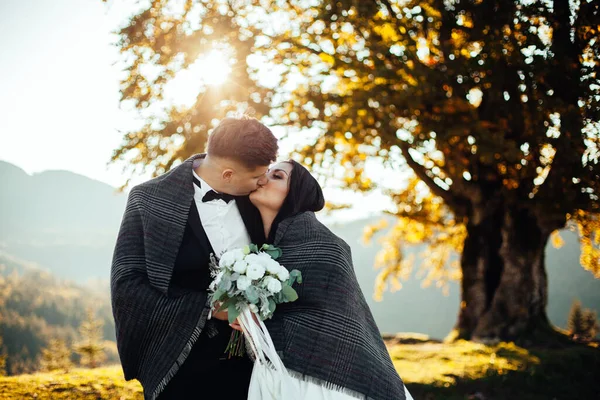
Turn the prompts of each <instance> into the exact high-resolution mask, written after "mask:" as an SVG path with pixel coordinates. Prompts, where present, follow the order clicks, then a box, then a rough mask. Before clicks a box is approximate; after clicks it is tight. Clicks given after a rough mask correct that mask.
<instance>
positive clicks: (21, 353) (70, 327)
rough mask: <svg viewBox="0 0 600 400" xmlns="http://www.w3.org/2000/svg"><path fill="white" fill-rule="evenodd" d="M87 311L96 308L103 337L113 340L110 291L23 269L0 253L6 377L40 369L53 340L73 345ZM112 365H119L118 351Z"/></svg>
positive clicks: (0, 322) (0, 315) (1, 327)
mask: <svg viewBox="0 0 600 400" xmlns="http://www.w3.org/2000/svg"><path fill="white" fill-rule="evenodd" d="M87 307H94V309H95V311H96V313H97V314H98V315H99V316H100V319H101V320H102V323H103V330H102V337H103V338H104V339H107V340H110V339H112V340H114V321H113V319H112V312H111V308H110V300H109V296H108V291H107V294H106V295H103V294H97V293H95V292H93V291H90V290H89V289H87V288H83V287H81V286H78V285H76V284H73V283H70V282H63V281H60V280H58V279H56V278H55V277H54V276H52V275H51V274H50V273H48V272H46V271H42V270H39V269H36V268H33V267H27V268H25V265H24V264H22V263H21V262H20V261H19V260H16V259H13V258H10V257H8V256H6V255H5V254H0V335H1V336H2V339H3V342H4V343H3V345H4V347H3V348H4V353H3V354H5V355H6V359H5V362H6V373H7V374H8V375H15V374H22V373H27V372H33V371H36V370H38V369H39V368H40V363H39V360H40V358H41V354H42V349H44V348H47V347H48V345H49V344H50V341H51V340H52V339H58V340H62V341H64V342H66V343H73V342H74V341H76V340H77V339H78V331H77V329H78V327H79V326H80V325H81V323H82V322H83V321H84V319H85V310H86V308H87ZM109 361H111V362H117V361H118V355H117V354H116V352H112V353H111V358H110V360H109Z"/></svg>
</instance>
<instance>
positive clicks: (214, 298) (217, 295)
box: [211, 289, 226, 304]
mask: <svg viewBox="0 0 600 400" xmlns="http://www.w3.org/2000/svg"><path fill="white" fill-rule="evenodd" d="M225 293H226V292H225V291H224V290H221V289H217V290H216V291H215V292H214V293H213V295H212V298H211V302H212V303H213V304H214V303H215V301H219V299H220V298H221V296H223V295H224V294H225Z"/></svg>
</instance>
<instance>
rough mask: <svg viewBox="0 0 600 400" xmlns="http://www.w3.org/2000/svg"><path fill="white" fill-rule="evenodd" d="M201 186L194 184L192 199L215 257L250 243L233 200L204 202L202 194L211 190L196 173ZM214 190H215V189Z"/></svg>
mask: <svg viewBox="0 0 600 400" xmlns="http://www.w3.org/2000/svg"><path fill="white" fill-rule="evenodd" d="M192 173H193V174H194V176H195V177H196V179H198V180H199V181H200V185H201V187H198V185H196V184H194V201H195V202H196V207H198V214H200V221H202V227H203V228H204V231H205V232H206V236H208V240H209V241H210V244H211V245H212V248H213V250H214V252H215V256H216V257H220V256H221V254H223V253H224V252H225V251H227V250H231V249H234V248H237V247H244V246H246V245H248V244H250V235H249V234H248V231H247V230H246V225H244V221H243V220H242V216H241V215H240V210H238V207H237V204H236V202H235V200H232V201H230V202H229V203H226V202H225V201H224V200H211V201H209V202H206V203H204V202H203V201H202V198H203V197H204V195H205V194H206V193H207V192H209V191H211V190H213V188H211V187H210V186H209V185H208V183H206V182H205V181H204V180H203V179H202V178H200V177H199V176H198V174H196V171H194V170H193V169H192ZM215 192H216V191H215Z"/></svg>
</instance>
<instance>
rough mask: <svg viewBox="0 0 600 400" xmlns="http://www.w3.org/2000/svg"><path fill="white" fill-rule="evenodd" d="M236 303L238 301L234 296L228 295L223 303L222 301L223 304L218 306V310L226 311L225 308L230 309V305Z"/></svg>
mask: <svg viewBox="0 0 600 400" xmlns="http://www.w3.org/2000/svg"><path fill="white" fill-rule="evenodd" d="M235 303H236V300H235V299H233V298H230V297H227V298H226V299H225V300H224V301H223V303H221V306H220V307H219V308H218V309H217V310H216V311H218V312H220V311H225V310H228V309H229V306H230V305H232V304H235Z"/></svg>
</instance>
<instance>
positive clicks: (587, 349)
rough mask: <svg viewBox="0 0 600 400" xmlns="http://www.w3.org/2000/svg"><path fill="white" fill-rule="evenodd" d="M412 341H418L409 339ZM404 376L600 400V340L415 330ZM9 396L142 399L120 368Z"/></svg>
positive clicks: (490, 399)
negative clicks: (443, 337) (534, 341)
mask: <svg viewBox="0 0 600 400" xmlns="http://www.w3.org/2000/svg"><path fill="white" fill-rule="evenodd" d="M404 342H409V343H410V344H404ZM388 343H389V350H390V354H391V356H392V359H393V361H394V365H395V366H396V368H397V369H398V372H399V373H400V376H402V379H403V380H404V381H405V383H406V385H407V387H408V389H409V391H410V392H411V394H412V395H413V397H414V398H415V400H433V399H436V400H437V399H444V400H446V399H447V400H459V399H460V400H505V399H511V400H512V399H518V400H571V399H580V400H584V399H585V400H587V399H600V349H598V348H597V344H596V345H595V347H594V346H591V345H588V346H586V345H574V346H570V347H566V348H557V349H525V348H522V347H519V346H517V345H515V344H513V343H499V344H496V345H490V346H487V345H484V344H478V343H473V342H467V341H457V342H454V343H439V342H435V341H429V340H427V339H426V338H423V337H422V336H418V337H417V336H414V335H412V336H411V337H410V338H408V339H407V340H396V341H394V340H389V341H388ZM0 398H1V399H6V400H9V399H11V400H12V399H14V400H16V399H19V400H21V399H34V398H35V399H43V400H46V399H52V400H63V399H64V400H66V399H69V400H76V399H86V400H87V399H90V400H91V399H94V400H98V399H111V400H112V399H118V400H134V399H135V400H142V398H143V396H142V389H141V386H140V384H139V383H138V382H137V381H131V382H125V380H124V379H123V374H122V371H121V368H120V366H111V367H103V368H96V369H74V370H72V371H70V373H68V374H64V373H37V374H32V375H19V376H13V377H0Z"/></svg>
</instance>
